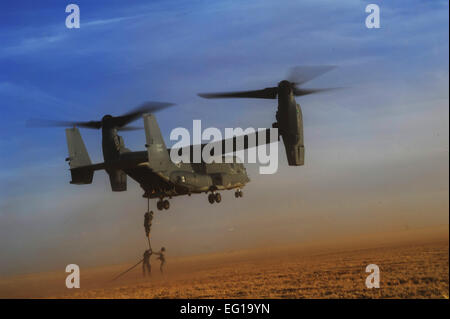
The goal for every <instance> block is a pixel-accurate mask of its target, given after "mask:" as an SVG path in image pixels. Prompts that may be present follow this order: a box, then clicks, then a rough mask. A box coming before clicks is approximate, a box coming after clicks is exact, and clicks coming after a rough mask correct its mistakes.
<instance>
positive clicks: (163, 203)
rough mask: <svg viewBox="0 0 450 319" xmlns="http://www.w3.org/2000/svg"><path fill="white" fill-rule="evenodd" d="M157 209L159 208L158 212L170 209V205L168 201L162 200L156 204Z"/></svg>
mask: <svg viewBox="0 0 450 319" xmlns="http://www.w3.org/2000/svg"><path fill="white" fill-rule="evenodd" d="M156 208H158V210H163V209H169V208H170V203H169V201H168V200H167V199H166V200H162V199H160V200H159V201H158V202H156Z"/></svg>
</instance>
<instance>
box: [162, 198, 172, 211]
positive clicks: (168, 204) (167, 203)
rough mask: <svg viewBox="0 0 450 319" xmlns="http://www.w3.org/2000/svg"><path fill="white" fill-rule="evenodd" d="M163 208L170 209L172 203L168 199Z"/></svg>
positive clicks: (163, 203)
mask: <svg viewBox="0 0 450 319" xmlns="http://www.w3.org/2000/svg"><path fill="white" fill-rule="evenodd" d="M162 206H163V208H164V209H169V208H170V203H169V201H168V200H167V199H166V200H165V201H163V202H162Z"/></svg>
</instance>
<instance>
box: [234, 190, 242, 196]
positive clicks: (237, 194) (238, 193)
mask: <svg viewBox="0 0 450 319" xmlns="http://www.w3.org/2000/svg"><path fill="white" fill-rule="evenodd" d="M242 196H244V193H243V192H242V191H241V190H240V189H238V190H237V191H235V192H234V197H236V198H239V197H242Z"/></svg>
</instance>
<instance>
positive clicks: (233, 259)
mask: <svg viewBox="0 0 450 319" xmlns="http://www.w3.org/2000/svg"><path fill="white" fill-rule="evenodd" d="M448 253H449V237H448V225H444V226H440V227H433V228H424V229H415V230H405V231H401V232H396V233H378V234H377V233H374V234H370V235H365V236H354V237H347V238H339V239H334V240H328V241H323V242H318V241H315V242H311V243H302V244H291V245H285V246H283V247H263V248H255V249H252V250H242V251H231V252H230V251H229V252H222V253H216V254H210V255H200V256H189V257H178V258H175V257H171V256H170V254H168V255H167V264H166V266H167V267H166V269H165V272H164V274H161V273H160V272H159V269H158V268H159V264H158V261H157V260H156V259H152V266H153V274H152V276H151V278H142V274H141V267H137V268H135V269H133V270H132V271H130V272H129V273H127V274H126V275H124V276H123V277H120V278H119V279H117V280H115V281H111V279H112V278H113V277H115V275H117V274H119V273H120V272H122V271H124V270H126V269H127V268H129V267H130V266H132V265H133V264H134V263H135V262H136V261H137V260H138V259H139V257H138V258H137V260H136V261H130V262H129V263H127V264H122V265H114V266H105V267H97V268H92V269H81V288H79V289H67V288H66V287H65V278H66V276H67V274H66V273H65V272H64V269H62V270H61V271H59V272H48V273H37V274H26V275H16V276H11V277H1V278H0V297H1V298H448V295H449V264H448V262H449V256H448ZM368 264H376V265H378V266H379V268H380V288H379V289H376V288H373V289H368V288H366V285H365V280H366V276H367V275H368V273H366V272H365V268H366V266H367V265H368Z"/></svg>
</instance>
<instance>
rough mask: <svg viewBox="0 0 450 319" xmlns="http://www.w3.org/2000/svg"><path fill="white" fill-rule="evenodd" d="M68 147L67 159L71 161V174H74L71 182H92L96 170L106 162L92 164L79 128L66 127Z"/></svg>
mask: <svg viewBox="0 0 450 319" xmlns="http://www.w3.org/2000/svg"><path fill="white" fill-rule="evenodd" d="M66 138H67V148H68V150H69V157H68V158H66V161H68V162H69V166H70V174H71V175H72V180H71V182H70V183H71V184H78V185H83V184H91V183H92V178H93V177H94V171H95V170H98V169H103V168H104V164H103V163H101V164H95V165H92V162H91V159H90V158H89V154H88V152H87V150H86V146H85V145H84V142H83V139H82V138H81V134H80V131H79V130H78V128H76V127H73V128H68V129H66Z"/></svg>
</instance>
